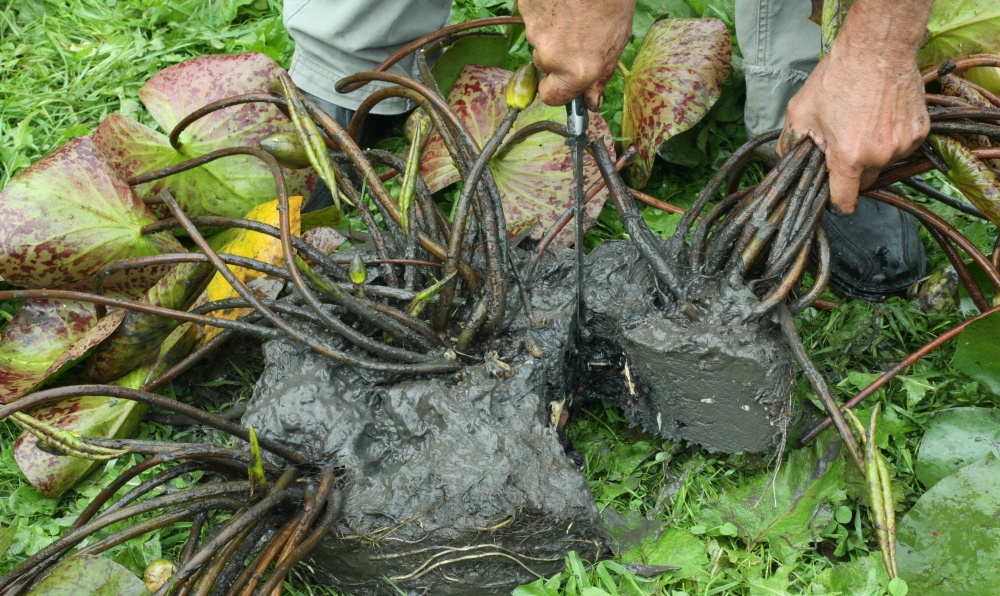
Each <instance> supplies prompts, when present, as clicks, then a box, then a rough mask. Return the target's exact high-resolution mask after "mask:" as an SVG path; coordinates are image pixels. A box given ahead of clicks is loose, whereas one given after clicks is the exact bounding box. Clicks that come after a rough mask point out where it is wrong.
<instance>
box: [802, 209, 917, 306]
mask: <svg viewBox="0 0 1000 596" xmlns="http://www.w3.org/2000/svg"><path fill="white" fill-rule="evenodd" d="M822 219H823V227H824V228H825V229H826V233H827V236H828V237H829V239H830V258H831V261H832V272H831V276H830V289H832V290H833V291H834V292H836V293H837V294H840V295H842V296H845V297H849V298H860V299H862V300H867V301H869V302H881V301H883V300H885V299H886V297H887V296H893V295H898V294H903V293H905V292H906V289H907V288H908V287H909V286H911V285H912V284H914V283H916V282H917V281H919V280H920V279H922V278H923V277H924V275H925V274H926V269H927V262H926V258H925V255H924V245H923V243H922V242H921V241H920V233H919V231H918V228H917V220H916V219H915V218H914V217H913V216H912V215H910V214H909V213H904V212H903V211H900V210H899V209H896V208H895V207H892V206H890V205H886V204H885V203H881V202H879V201H876V200H874V199H869V198H868V197H858V207H857V210H856V211H855V212H854V214H853V215H848V216H838V215H834V214H832V213H829V212H827V213H824V214H823V218H822Z"/></svg>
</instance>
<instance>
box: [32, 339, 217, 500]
mask: <svg viewBox="0 0 1000 596" xmlns="http://www.w3.org/2000/svg"><path fill="white" fill-rule="evenodd" d="M197 331H198V329H197V328H195V327H194V326H193V325H190V324H188V325H184V326H182V327H179V328H177V329H176V330H174V332H173V333H172V334H171V335H170V336H169V337H168V338H167V339H166V340H164V342H163V344H162V345H161V346H160V351H159V353H158V355H157V357H156V359H155V361H154V362H152V363H150V364H148V365H146V366H142V367H139V368H137V369H135V370H133V371H132V372H131V373H129V374H128V375H126V376H125V377H122V378H121V379H118V380H117V381H115V382H114V383H112V384H113V385H120V386H122V387H130V388H133V389H138V388H140V387H142V386H143V385H144V384H145V383H146V381H147V380H149V379H151V378H153V377H155V376H157V375H158V374H161V373H162V372H163V369H164V364H165V363H169V362H175V361H176V360H177V359H178V356H179V355H180V356H183V355H186V354H187V353H189V352H190V350H191V347H192V346H193V345H194V342H195V340H196V339H197ZM148 409H149V407H148V406H146V405H144V404H141V403H139V402H135V401H130V400H123V399H115V398H110V397H103V396H85V397H74V398H70V399H66V400H63V401H60V402H57V403H55V404H50V405H48V406H43V407H41V408H39V409H37V410H33V411H31V412H30V414H31V415H32V416H34V417H35V418H37V419H39V420H42V421H44V422H48V423H50V424H54V425H56V426H58V427H60V428H63V429H67V430H72V431H75V432H77V433H79V434H80V435H81V436H84V437H97V438H121V437H125V436H128V435H130V434H131V433H132V431H134V430H135V428H136V426H137V425H138V424H139V421H140V420H141V419H142V417H143V415H145V413H146V411H147V410H148ZM36 444H37V439H36V438H35V436H34V435H31V434H29V433H27V432H25V433H22V434H21V437H20V438H19V439H18V440H17V441H16V442H15V443H14V459H15V461H16V462H17V465H18V467H20V468H21V471H22V472H23V473H24V475H25V477H26V478H27V479H28V481H29V482H30V483H31V485H32V486H34V487H35V488H37V489H38V490H39V492H41V493H42V494H44V495H46V496H49V497H58V496H59V495H61V494H63V493H64V492H65V491H66V490H67V489H69V488H71V487H72V486H74V485H75V484H76V483H77V482H79V481H80V480H81V479H82V478H83V477H84V476H86V475H87V474H88V473H89V472H90V471H91V470H92V469H93V468H94V466H95V465H96V464H97V463H98V462H94V461H91V460H88V459H81V458H78V457H68V456H60V455H52V454H51V453H47V452H45V451H42V450H41V449H39V448H38V447H37V445H36Z"/></svg>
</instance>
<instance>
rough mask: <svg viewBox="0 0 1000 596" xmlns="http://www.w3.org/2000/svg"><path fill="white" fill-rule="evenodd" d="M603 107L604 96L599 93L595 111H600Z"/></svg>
mask: <svg viewBox="0 0 1000 596" xmlns="http://www.w3.org/2000/svg"><path fill="white" fill-rule="evenodd" d="M603 105H604V94H603V93H601V94H600V95H598V96H597V109H598V110H599V109H601V106H603Z"/></svg>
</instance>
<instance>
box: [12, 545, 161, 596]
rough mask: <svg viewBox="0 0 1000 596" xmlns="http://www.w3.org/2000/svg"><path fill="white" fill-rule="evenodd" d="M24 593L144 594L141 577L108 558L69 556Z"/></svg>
mask: <svg viewBox="0 0 1000 596" xmlns="http://www.w3.org/2000/svg"><path fill="white" fill-rule="evenodd" d="M27 594H28V596H79V595H80V594H86V595H87V596H147V595H148V594H149V592H148V591H147V590H146V585H145V584H143V583H142V580H141V579H139V578H138V577H136V576H135V574H134V573H132V572H131V571H129V569H128V568H127V567H125V566H124V565H119V564H118V563H115V562H114V561H112V560H110V559H105V558H104V557H98V556H96V555H73V556H72V557H69V558H68V559H66V560H65V561H63V562H62V563H60V564H59V566H58V567H56V568H55V569H54V570H53V571H52V573H51V574H49V575H48V577H46V578H45V579H43V580H42V581H41V582H39V583H38V585H36V586H35V587H34V588H33V589H32V590H31V591H30V592H28V593H27Z"/></svg>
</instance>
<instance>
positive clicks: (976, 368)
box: [951, 313, 1000, 395]
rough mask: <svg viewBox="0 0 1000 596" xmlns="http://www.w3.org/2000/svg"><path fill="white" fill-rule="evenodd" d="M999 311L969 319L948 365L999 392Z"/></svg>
mask: <svg viewBox="0 0 1000 596" xmlns="http://www.w3.org/2000/svg"><path fill="white" fill-rule="evenodd" d="M997 338H1000V314H998V313H993V314H991V315H989V316H986V317H983V318H982V319H979V320H978V321H973V322H972V323H969V326H968V327H966V328H965V330H963V331H962V333H961V335H959V336H958V338H957V339H956V343H957V344H958V347H957V348H956V349H955V356H954V357H953V358H952V359H951V365H952V366H953V367H954V368H956V369H957V370H959V371H961V372H963V373H965V374H967V375H969V376H970V377H972V378H973V379H975V380H977V381H979V382H980V383H982V384H983V385H985V386H986V387H987V388H988V389H989V390H990V391H992V392H993V393H996V394H997V395H1000V358H997V341H998V339H997Z"/></svg>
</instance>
